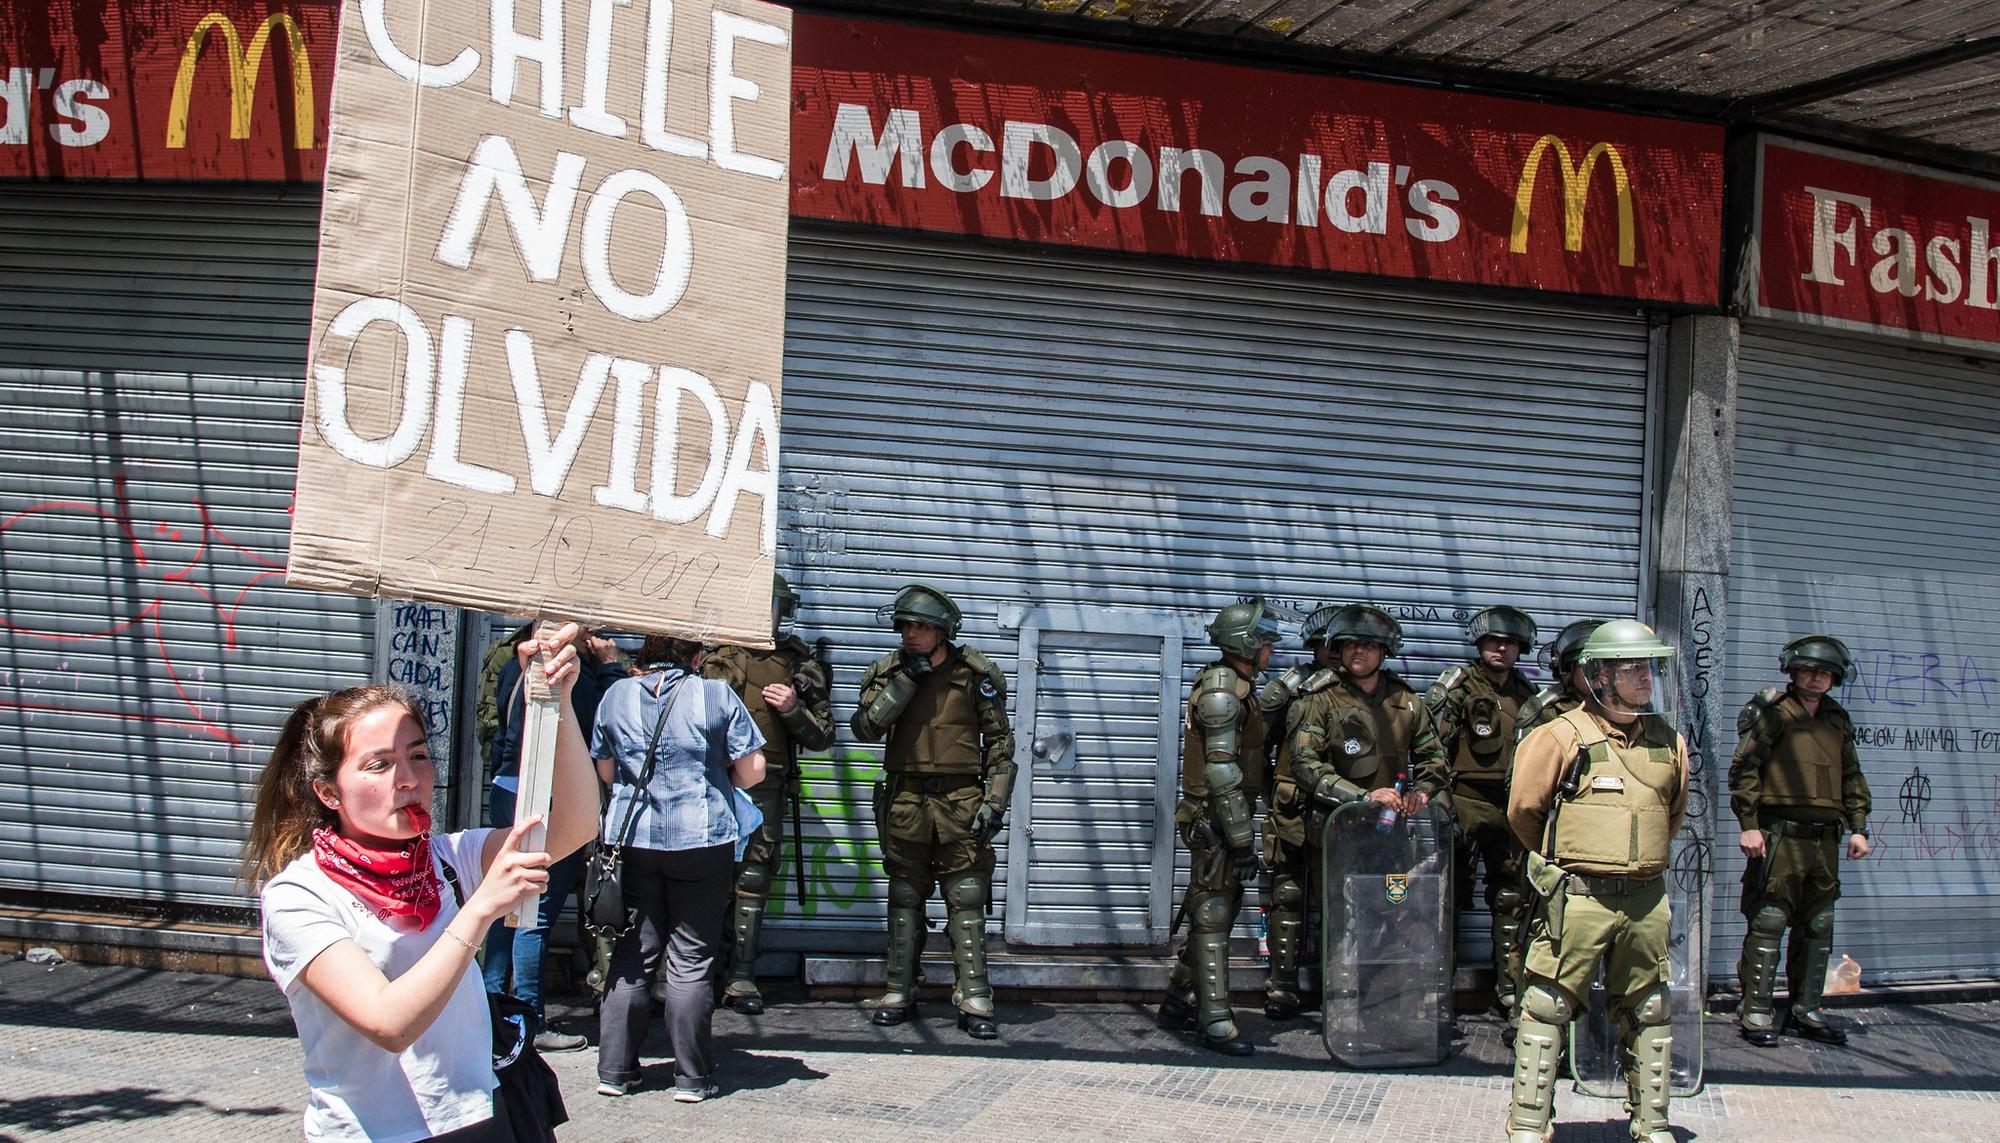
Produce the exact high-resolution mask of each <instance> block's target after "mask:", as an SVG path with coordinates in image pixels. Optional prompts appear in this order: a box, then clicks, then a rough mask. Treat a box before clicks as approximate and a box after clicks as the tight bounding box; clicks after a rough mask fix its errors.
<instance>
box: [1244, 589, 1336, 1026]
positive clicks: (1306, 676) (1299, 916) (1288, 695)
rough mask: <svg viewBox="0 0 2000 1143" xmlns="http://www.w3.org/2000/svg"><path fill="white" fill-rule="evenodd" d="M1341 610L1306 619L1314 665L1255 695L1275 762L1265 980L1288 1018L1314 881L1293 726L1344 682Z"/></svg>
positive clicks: (1269, 1000)
mask: <svg viewBox="0 0 2000 1143" xmlns="http://www.w3.org/2000/svg"><path fill="white" fill-rule="evenodd" d="M1338 610H1339V608H1336V607H1331V606H1328V607H1322V608H1319V609H1318V610H1316V611H1314V612H1313V613H1312V614H1311V615H1308V616H1307V617H1306V621H1305V625H1304V626H1303V627H1302V628H1301V629H1300V631H1299V634H1300V636H1301V637H1302V638H1303V640H1304V642H1305V645H1306V650H1308V651H1310V652H1311V653H1312V662H1311V663H1310V664H1303V663H1302V664H1298V665H1295V666H1292V667H1288V668H1286V669H1285V671H1284V672H1283V673H1281V674H1280V675H1279V676H1278V677H1277V678H1275V679H1272V680H1271V681H1270V682H1268V683H1265V684H1264V689H1263V690H1262V691H1259V692H1258V694H1257V705H1258V707H1259V708H1260V709H1261V710H1262V711H1263V714H1264V724H1265V726H1266V727H1268V728H1269V731H1268V733H1266V735H1265V738H1264V748H1265V754H1266V756H1267V757H1269V758H1270V759H1271V762H1272V767H1271V769H1272V775H1271V776H1272V782H1271V786H1270V792H1269V794H1268V795H1267V797H1268V798H1269V799H1270V805H1271V812H1270V813H1269V814H1268V815H1266V816H1265V818H1264V863H1265V864H1266V865H1268V866H1270V868H1271V885H1270V888H1269V890H1267V891H1266V893H1265V896H1264V917H1265V924H1266V936H1267V939H1268V942H1269V945H1270V950H1271V957H1270V968H1271V971H1270V975H1269V976H1268V978H1267V979H1266V981H1265V985H1264V1015H1266V1016H1268V1017H1270V1018H1271V1019H1273V1020H1288V1019H1290V1018H1292V1017H1293V1016H1296V1015H1298V1013H1299V993H1298V987H1299V986H1298V980H1299V953H1300V950H1301V947H1302V946H1303V945H1304V943H1305V927H1306V924H1305V919H1306V893H1307V891H1308V888H1309V887H1310V885H1311V883H1312V881H1311V878H1310V877H1309V876H1308V872H1307V869H1306V854H1307V849H1306V836H1305V835H1306V805H1307V801H1308V799H1307V798H1306V797H1305V796H1303V795H1301V794H1300V793H1299V789H1298V783H1297V782H1296V781H1295V780H1294V779H1293V777H1292V743H1291V736H1292V732H1293V731H1294V730H1296V729H1297V727H1298V720H1299V714H1300V712H1301V711H1302V710H1303V709H1304V706H1305V704H1304V703H1303V702H1301V701H1300V700H1301V699H1302V698H1303V697H1304V696H1306V695H1310V694H1317V693H1319V692H1320V691H1323V690H1325V689H1326V688H1328V687H1330V686H1332V685H1333V684H1334V683H1335V682H1337V681H1339V677H1340V676H1339V674H1338V673H1337V672H1336V671H1335V670H1334V665H1335V662H1336V659H1335V657H1334V652H1333V647H1332V645H1331V644H1329V643H1328V642H1327V641H1326V631H1327V626H1328V624H1330V623H1331V622H1332V621H1333V616H1334V613H1335V612H1336V611H1338Z"/></svg>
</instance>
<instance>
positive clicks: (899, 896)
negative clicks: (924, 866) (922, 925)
mask: <svg viewBox="0 0 2000 1143" xmlns="http://www.w3.org/2000/svg"><path fill="white" fill-rule="evenodd" d="M889 904H890V906H891V907H892V908H897V907H900V908H904V909H921V908H923V907H924V891H923V890H922V889H921V888H919V887H918V886H917V883H916V882H914V881H911V880H908V879H906V878H902V877H891V878H889Z"/></svg>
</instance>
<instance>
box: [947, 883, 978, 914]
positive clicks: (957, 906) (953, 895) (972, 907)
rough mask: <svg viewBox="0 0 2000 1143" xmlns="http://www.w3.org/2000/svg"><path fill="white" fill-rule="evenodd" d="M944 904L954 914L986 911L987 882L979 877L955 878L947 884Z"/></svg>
mask: <svg viewBox="0 0 2000 1143" xmlns="http://www.w3.org/2000/svg"><path fill="white" fill-rule="evenodd" d="M944 903H945V906H946V907H947V908H949V909H950V910H951V911H952V912H954V913H979V912H984V911H985V910H986V882H984V881H982V880H980V879H979V878H977V877H954V878H952V879H951V880H950V881H948V882H946V883H945V886H944Z"/></svg>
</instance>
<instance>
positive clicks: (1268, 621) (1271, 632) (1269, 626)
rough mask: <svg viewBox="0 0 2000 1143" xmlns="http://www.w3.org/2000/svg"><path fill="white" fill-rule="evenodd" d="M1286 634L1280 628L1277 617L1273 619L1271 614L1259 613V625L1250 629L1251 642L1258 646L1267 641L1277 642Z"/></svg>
mask: <svg viewBox="0 0 2000 1143" xmlns="http://www.w3.org/2000/svg"><path fill="white" fill-rule="evenodd" d="M1284 634H1285V633H1284V632H1283V631H1280V630H1279V629H1278V621H1277V620H1276V619H1273V618H1272V617H1270V616H1269V615H1259V616H1258V617H1257V626H1255V627H1253V628H1251V629H1250V642H1251V643H1252V644H1253V645H1256V646H1262V645H1264V644H1266V643H1276V642H1277V641H1278V640H1280V639H1282V638H1284Z"/></svg>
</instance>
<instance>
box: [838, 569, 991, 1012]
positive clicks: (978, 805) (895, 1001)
mask: <svg viewBox="0 0 2000 1143" xmlns="http://www.w3.org/2000/svg"><path fill="white" fill-rule="evenodd" d="M876 614H877V617H878V618H881V619H883V620H886V621H887V622H889V623H890V624H892V625H893V626H894V627H895V629H896V631H897V633H898V634H899V635H900V636H901V637H902V647H901V648H900V649H899V650H896V651H891V652H890V653H889V654H887V655H884V656H882V657H881V658H880V659H877V660H875V661H874V662H873V663H870V664H869V665H868V669H867V671H865V672H864V673H863V674H862V676H861V702H860V707H859V709H857V710H856V711H855V712H854V719H853V723H852V726H853V729H854V736H855V737H856V738H858V739H860V740H861V741H863V742H880V741H883V740H885V739H886V741H887V745H886V746H885V747H884V749H883V752H882V769H883V780H882V781H881V782H879V783H877V784H876V787H875V828H876V833H877V835H878V836H879V837H880V838H881V841H882V864H883V867H884V869H885V870H886V871H887V873H888V875H889V948H888V958H887V959H888V968H887V972H886V978H887V979H886V985H887V988H886V991H885V992H884V993H883V995H882V996H881V998H880V999H878V1000H872V1001H867V1002H865V1003H864V1007H867V1008H868V1009H870V1010H871V1011H870V1019H871V1020H873V1021H874V1022H875V1023H876V1024H880V1025H884V1026H889V1025H895V1024H901V1023H903V1022H904V1021H905V1020H909V1019H911V1018H912V1017H914V1016H915V1015H916V1013H917V971H918V963H917V962H918V958H919V957H920V956H921V955H922V952H923V945H924V934H925V932H926V931H927V928H928V925H927V922H926V920H925V918H924V905H925V902H926V901H927V900H928V899H929V897H930V891H931V884H932V882H936V883H937V885H938V888H939V889H940V891H941V892H942V893H943V895H944V900H945V910H946V914H945V917H946V919H945V929H946V931H947V933H948V934H949V935H950V937H951V956H952V963H953V964H954V965H955V966H956V968H957V970H958V980H957V983H956V984H955V985H954V987H953V988H952V1003H954V1004H955V1005H957V1007H958V1010H959V1015H958V1026H959V1027H960V1028H961V1029H963V1030H964V1031H965V1032H966V1033H967V1034H968V1035H970V1036H972V1037H973V1038H974V1039H979V1040H991V1039H993V1038H994V1037H995V1036H997V1035H999V1028H998V1027H997V1026H996V1025H995V1023H994V1020H993V985H992V984H991V982H990V981H988V979H987V976H986V902H987V900H988V898H989V897H990V896H991V894H992V892H993V838H994V837H995V836H997V835H998V834H999V833H1000V831H1001V829H1003V828H1005V814H1006V812H1007V803H1008V800H1009V798H1010V797H1011V796H1012V793H1013V789H1014V772H1015V762H1014V731H1013V729H1012V727H1010V726H1009V725H1008V723H1007V681H1006V679H1005V678H1003V677H1002V676H1001V674H1000V669H999V668H998V667H995V666H994V665H993V663H992V661H991V660H990V659H988V658H987V657H986V656H985V655H983V654H981V653H980V652H979V651H978V650H977V649H976V648H974V647H971V646H969V645H967V644H962V643H954V642H952V640H953V639H954V638H956V637H957V635H958V628H959V622H960V619H961V616H960V613H959V610H958V605H957V604H956V603H953V602H952V601H951V597H949V596H947V595H946V594H945V593H944V592H942V591H939V590H937V589H936V588H934V587H927V586H925V585H923V584H920V583H913V584H909V585H908V586H906V587H904V588H903V589H902V590H901V591H899V592H897V593H896V598H895V600H894V602H892V603H890V604H888V605H886V606H884V607H883V608H882V609H881V610H879V611H878V612H877V613H876Z"/></svg>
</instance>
